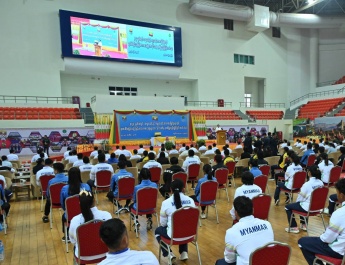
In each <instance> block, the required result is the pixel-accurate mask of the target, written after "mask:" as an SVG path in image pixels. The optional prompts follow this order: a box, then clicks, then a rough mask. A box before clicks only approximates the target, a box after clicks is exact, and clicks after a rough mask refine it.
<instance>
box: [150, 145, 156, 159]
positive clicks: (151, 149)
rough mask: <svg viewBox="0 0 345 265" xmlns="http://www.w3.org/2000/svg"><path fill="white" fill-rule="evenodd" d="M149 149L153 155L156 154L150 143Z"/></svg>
mask: <svg viewBox="0 0 345 265" xmlns="http://www.w3.org/2000/svg"><path fill="white" fill-rule="evenodd" d="M149 149H150V151H149V153H153V154H154V155H155V156H156V155H157V154H156V151H155V150H154V148H153V146H152V145H151V146H150V148H149Z"/></svg>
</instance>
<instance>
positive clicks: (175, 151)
mask: <svg viewBox="0 0 345 265" xmlns="http://www.w3.org/2000/svg"><path fill="white" fill-rule="evenodd" d="M170 154H178V151H177V150H176V145H174V144H173V145H172V146H171V150H170V151H169V155H170Z"/></svg>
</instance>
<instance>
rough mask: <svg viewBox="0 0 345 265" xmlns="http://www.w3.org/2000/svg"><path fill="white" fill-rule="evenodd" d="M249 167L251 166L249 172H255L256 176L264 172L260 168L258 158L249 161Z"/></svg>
mask: <svg viewBox="0 0 345 265" xmlns="http://www.w3.org/2000/svg"><path fill="white" fill-rule="evenodd" d="M249 167H250V170H249V172H250V173H252V174H253V176H254V178H256V177H258V176H260V175H262V172H261V170H260V169H259V165H258V160H257V159H253V160H250V161H249Z"/></svg>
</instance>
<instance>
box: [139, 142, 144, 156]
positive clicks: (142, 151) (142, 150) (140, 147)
mask: <svg viewBox="0 0 345 265" xmlns="http://www.w3.org/2000/svg"><path fill="white" fill-rule="evenodd" d="M144 151H145V149H144V146H143V145H142V144H140V145H139V149H138V155H142V154H143V153H144Z"/></svg>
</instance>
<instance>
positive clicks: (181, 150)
mask: <svg viewBox="0 0 345 265" xmlns="http://www.w3.org/2000/svg"><path fill="white" fill-rule="evenodd" d="M185 150H186V144H185V143H183V144H182V147H180V149H179V150H178V152H179V153H180V154H181V153H182V152H184V151H185Z"/></svg>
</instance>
